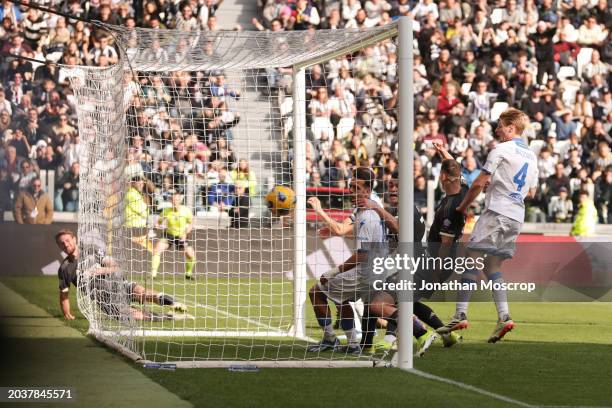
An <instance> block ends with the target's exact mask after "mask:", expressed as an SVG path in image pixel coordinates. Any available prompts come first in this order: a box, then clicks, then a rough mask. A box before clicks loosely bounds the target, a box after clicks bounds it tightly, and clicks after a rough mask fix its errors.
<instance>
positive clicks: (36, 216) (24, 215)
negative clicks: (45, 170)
mask: <svg viewBox="0 0 612 408" xmlns="http://www.w3.org/2000/svg"><path fill="white" fill-rule="evenodd" d="M13 213H14V217H15V221H16V222H17V223H18V224H51V222H52V221H53V205H52V203H51V199H50V198H49V196H48V195H47V194H46V193H45V192H44V191H43V189H42V182H41V181H40V178H38V177H36V178H34V179H32V182H31V183H30V186H29V188H28V189H26V190H23V191H21V192H20V193H19V194H18V195H17V198H16V199H15V209H14V212H13Z"/></svg>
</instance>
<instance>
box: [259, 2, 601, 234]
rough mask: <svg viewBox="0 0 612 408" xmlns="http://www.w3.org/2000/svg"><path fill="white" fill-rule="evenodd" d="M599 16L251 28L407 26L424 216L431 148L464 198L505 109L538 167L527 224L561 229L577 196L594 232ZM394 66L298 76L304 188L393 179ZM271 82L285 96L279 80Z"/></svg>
mask: <svg viewBox="0 0 612 408" xmlns="http://www.w3.org/2000/svg"><path fill="white" fill-rule="evenodd" d="M610 12H611V7H610V5H609V4H608V2H607V1H605V0H601V1H590V2H589V1H583V0H561V1H553V0H542V1H534V0H525V1H522V2H521V1H517V0H499V1H496V2H491V1H487V0H479V1H475V2H461V1H458V0H445V1H432V0H421V1H409V0H393V1H386V0H368V1H358V0H342V1H340V0H336V1H334V0H326V1H311V2H309V1H306V0H296V1H292V0H283V1H279V0H267V1H263V2H262V15H263V21H259V20H254V21H253V24H254V25H255V26H256V27H257V28H258V29H260V30H264V29H267V28H266V27H269V28H268V29H270V30H272V31H279V30H312V29H332V30H333V29H337V28H364V27H374V26H379V25H384V24H387V23H389V22H391V21H393V20H394V19H396V18H398V17H400V16H403V15H411V16H413V17H414V19H415V62H414V87H415V95H416V100H415V109H416V111H415V114H416V120H415V122H416V133H415V138H416V146H415V148H416V151H417V152H418V156H419V157H418V158H417V160H416V162H415V181H414V185H415V201H416V202H417V204H418V205H419V206H421V208H422V210H423V212H425V211H426V208H425V205H426V202H427V180H428V179H430V178H435V177H436V176H437V174H438V173H439V159H438V158H437V157H436V155H435V150H434V149H433V145H432V142H433V141H435V140H439V141H442V142H443V143H444V144H445V145H446V147H447V148H448V149H449V151H450V152H451V153H452V154H453V155H455V156H456V157H457V159H458V160H459V161H460V162H461V165H462V170H463V177H464V179H465V181H466V182H467V183H468V184H470V183H471V182H472V181H473V180H474V179H475V178H476V176H477V175H478V174H479V172H480V168H481V166H482V165H483V164H484V161H485V159H486V157H487V154H488V152H489V151H490V150H491V149H492V148H493V147H494V146H495V144H496V141H495V139H494V134H493V132H494V127H495V122H496V119H497V117H498V116H499V114H500V113H501V112H502V111H503V110H504V109H505V108H507V107H509V106H514V107H517V108H520V109H522V110H524V111H525V112H526V113H527V114H528V115H529V117H530V119H531V121H532V129H531V130H530V131H529V132H527V134H526V135H525V136H526V137H527V138H528V142H529V144H530V147H531V148H532V149H534V151H536V153H537V154H538V156H539V162H538V166H539V170H540V188H539V191H538V196H537V199H536V200H535V201H532V202H531V203H530V204H529V206H530V208H529V210H528V215H527V219H528V221H532V222H537V221H540V222H543V221H552V222H571V220H572V219H573V217H574V216H575V215H576V213H577V210H578V207H579V206H578V203H579V200H580V198H579V193H580V191H582V190H586V191H587V192H588V193H589V196H590V197H591V199H594V201H595V204H596V206H597V210H598V217H599V221H600V222H603V223H607V222H608V220H609V219H610V217H608V214H609V211H611V210H612V207H611V206H609V202H610V194H611V193H612V184H611V183H612V155H611V154H610V142H612V137H611V134H610V131H611V128H612V96H611V93H610V88H609V81H610V67H611V65H610V63H611V62H612V60H611V58H612V43H611V42H610V25H611V24H612V17H611V13H610ZM396 61H397V53H396V48H395V45H394V44H393V43H392V42H391V41H386V42H383V43H381V44H379V45H377V46H371V47H368V48H366V49H365V50H363V51H362V52H359V53H357V54H356V55H351V56H347V57H345V58H339V59H337V60H334V61H331V62H330V63H328V64H324V65H318V66H315V67H313V68H312V69H311V70H310V71H309V73H308V77H307V86H308V90H309V94H308V95H307V97H308V99H309V105H308V106H309V110H310V111H309V113H310V121H309V123H310V124H311V133H310V142H311V143H310V145H309V146H308V163H307V168H308V173H309V180H310V183H311V185H328V186H334V187H344V186H346V178H347V177H348V175H349V174H350V171H349V170H350V168H351V167H352V166H355V165H358V164H366V165H369V166H371V167H373V168H374V169H376V170H377V173H378V177H379V178H380V180H381V181H385V180H388V179H389V178H391V177H393V175H394V174H395V173H396V172H397V138H396V136H395V133H396V127H397V118H396V117H395V115H394V111H393V109H394V108H395V106H396V103H397V87H396V79H397V67H396ZM269 78H270V80H269V83H270V84H271V85H273V86H276V87H280V88H281V89H283V88H284V90H285V92H289V84H290V77H289V76H288V75H287V72H286V71H283V70H277V71H275V72H270V73H269ZM384 185H385V183H384V182H381V183H379V185H378V190H379V192H382V190H383V189H384ZM481 203H482V200H481ZM475 211H479V209H478V208H476V209H475ZM610 221H611V222H612V220H610Z"/></svg>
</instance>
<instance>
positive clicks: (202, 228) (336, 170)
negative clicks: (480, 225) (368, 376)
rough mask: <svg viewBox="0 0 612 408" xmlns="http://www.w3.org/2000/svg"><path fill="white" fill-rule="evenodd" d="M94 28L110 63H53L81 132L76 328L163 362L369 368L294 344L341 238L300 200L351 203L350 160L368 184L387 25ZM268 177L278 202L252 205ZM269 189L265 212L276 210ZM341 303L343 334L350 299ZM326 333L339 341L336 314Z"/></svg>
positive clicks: (329, 206) (388, 60) (389, 105)
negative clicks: (108, 48)
mask: <svg viewBox="0 0 612 408" xmlns="http://www.w3.org/2000/svg"><path fill="white" fill-rule="evenodd" d="M105 29H106V30H107V32H108V38H109V40H110V43H111V44H112V46H114V47H115V48H116V50H117V52H118V55H119V60H118V63H116V64H107V62H108V61H107V60H106V59H105V58H106V57H105V56H104V55H105V53H104V51H103V50H102V51H101V53H100V55H99V56H98V57H97V58H98V61H97V63H98V65H99V66H95V67H93V66H63V67H62V69H64V70H65V71H66V73H67V75H68V77H69V78H70V81H71V84H72V89H73V90H74V93H75V96H76V99H77V101H78V119H79V132H80V138H81V140H80V143H82V144H83V149H82V152H83V154H82V156H81V158H80V160H81V169H82V170H81V171H82V173H81V176H80V177H81V180H82V181H81V183H80V201H79V240H80V250H81V254H82V256H81V261H80V266H79V277H80V281H79V282H80V283H79V292H78V303H79V307H80V309H81V310H82V311H83V313H84V314H85V316H86V317H87V319H88V320H89V323H90V332H91V333H93V334H95V335H96V336H97V338H99V339H100V340H101V341H104V342H105V343H107V344H109V345H111V346H113V347H116V348H118V349H120V350H121V351H123V352H124V353H126V354H128V355H130V356H132V357H133V358H135V359H138V360H142V361H150V362H164V363H166V362H171V363H177V365H179V366H189V367H191V366H227V365H231V364H240V363H246V362H253V363H254V364H257V365H266V364H268V365H278V366H281V365H289V366H291V365H294V366H308V365H309V364H310V365H313V366H316V365H322V366H326V365H327V366H342V365H351V366H352V365H371V364H372V362H371V361H372V357H371V356H370V355H365V354H364V355H362V356H355V355H349V354H348V353H347V352H346V350H344V351H340V349H338V350H334V351H327V352H323V351H320V352H312V351H310V350H309V346H310V345H312V344H316V343H317V342H319V340H320V339H321V337H322V333H323V331H322V328H321V327H320V323H321V322H320V319H319V320H317V319H316V318H315V314H314V313H313V308H312V305H311V302H310V300H309V289H310V288H311V287H312V286H313V285H314V284H315V283H316V282H317V279H318V278H319V277H320V275H321V274H322V273H323V272H326V271H327V270H329V269H332V268H333V267H335V266H337V265H339V264H341V263H343V262H344V261H345V260H346V259H348V258H349V257H350V255H351V254H352V253H353V252H354V246H355V242H354V239H353V237H352V236H351V235H352V234H348V235H347V236H333V237H326V236H325V234H324V231H325V230H324V231H323V232H322V231H320V230H321V228H323V227H326V225H327V224H326V222H325V219H324V218H325V217H321V216H320V215H317V214H316V212H315V211H314V210H313V209H312V208H311V207H310V206H308V205H307V203H306V200H307V198H310V197H316V198H318V199H319V201H320V203H321V205H322V207H323V209H324V210H325V213H326V214H327V215H328V217H330V218H332V219H334V220H337V221H340V222H342V221H343V219H345V218H347V217H350V215H351V209H352V206H353V204H352V202H351V200H350V196H349V190H348V179H349V178H350V177H351V169H352V168H353V167H356V166H367V167H370V168H372V169H373V170H374V171H375V172H376V173H377V182H376V183H377V184H376V185H377V187H376V191H377V193H378V195H379V197H380V198H381V199H383V198H384V196H385V194H386V191H385V188H386V185H387V184H386V182H385V180H384V177H387V178H388V177H390V176H391V175H390V174H388V175H387V176H384V177H383V173H385V174H386V170H384V169H383V168H382V167H381V163H384V160H386V159H385V158H386V157H391V156H393V151H392V150H393V149H395V148H396V146H397V120H398V117H397V108H396V106H397V101H396V98H397V67H396V58H395V57H396V56H397V50H396V43H395V37H396V36H397V25H391V26H386V27H377V28H372V29H367V30H333V31H328V30H322V31H302V32H276V33H274V32H202V31H195V32H183V31H169V30H148V29H125V28H119V27H106V28H105ZM383 145H384V146H385V147H382V146H383ZM389 146H391V151H389ZM381 158H382V160H383V162H381V161H380V160H381ZM277 186H284V187H288V188H290V189H291V190H292V191H293V192H294V193H295V198H296V199H295V209H294V210H293V211H289V213H288V215H283V214H279V213H276V212H271V211H270V209H269V208H268V206H269V204H268V200H267V199H266V195H267V194H268V193H269V192H270V191H271V190H273V189H274V188H275V187H277ZM291 190H289V191H291ZM284 198H285V197H280V196H279V197H276V200H278V201H275V203H274V204H275V205H276V206H277V207H274V209H277V208H281V209H283V208H287V209H291V208H292V204H291V203H283V202H282V201H283V200H284ZM289 198H291V197H289ZM307 207H308V208H307ZM329 304H330V314H331V315H330V316H329V318H330V319H331V322H332V323H333V322H335V321H336V319H337V317H336V308H337V307H336V305H334V304H333V302H331V301H330V303H329ZM351 305H352V308H353V311H354V316H355V318H354V325H355V327H356V333H357V335H358V336H359V335H360V333H359V322H360V315H361V314H362V313H363V310H362V309H363V306H362V305H361V304H360V302H355V303H351ZM379 330H380V329H379ZM337 333H338V337H339V338H340V340H341V342H345V340H344V339H343V337H342V336H341V334H342V325H341V327H340V328H339V329H338V330H337ZM386 356H387V355H386V354H385V356H383V357H382V358H386Z"/></svg>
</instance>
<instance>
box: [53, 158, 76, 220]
mask: <svg viewBox="0 0 612 408" xmlns="http://www.w3.org/2000/svg"><path fill="white" fill-rule="evenodd" d="M79 173H80V165H79V163H78V162H74V163H72V166H70V170H69V171H66V172H64V175H63V176H62V177H61V178H59V180H58V182H57V183H56V185H55V210H56V211H67V212H76V211H77V209H78V207H79Z"/></svg>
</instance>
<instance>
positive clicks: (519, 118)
mask: <svg viewBox="0 0 612 408" xmlns="http://www.w3.org/2000/svg"><path fill="white" fill-rule="evenodd" d="M499 122H500V123H501V124H502V125H504V126H509V125H514V127H515V129H516V131H517V133H518V135H519V136H521V135H522V134H523V132H524V131H525V129H526V128H527V127H528V126H529V116H527V115H526V114H525V113H523V112H522V111H520V110H518V109H515V108H509V109H506V110H505V111H504V112H503V113H502V114H501V115H499Z"/></svg>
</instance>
